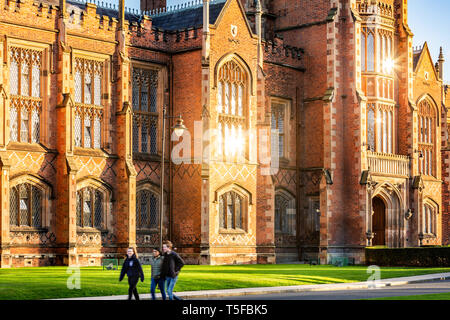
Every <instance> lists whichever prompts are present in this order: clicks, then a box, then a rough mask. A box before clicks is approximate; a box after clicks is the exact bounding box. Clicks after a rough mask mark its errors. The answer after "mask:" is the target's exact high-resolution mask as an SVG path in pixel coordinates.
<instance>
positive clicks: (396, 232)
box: [372, 184, 405, 248]
mask: <svg viewBox="0 0 450 320" xmlns="http://www.w3.org/2000/svg"><path fill="white" fill-rule="evenodd" d="M383 206H384V212H385V215H384V220H383ZM376 210H377V211H376ZM403 212H404V205H403V200H402V197H401V194H400V192H399V190H398V189H397V188H396V187H395V186H393V185H391V184H384V185H382V186H380V187H379V188H377V190H375V193H374V196H373V197H372V213H373V214H372V226H373V227H372V229H373V232H374V233H376V231H375V228H377V229H378V236H379V239H378V237H377V235H375V237H374V240H376V242H375V241H374V242H373V245H385V246H388V247H391V248H399V247H403V246H404V245H405V217H404V214H403ZM383 226H384V239H385V240H384V243H383V240H382V237H383V232H382V230H381V229H382V228H383Z"/></svg>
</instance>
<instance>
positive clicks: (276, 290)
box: [58, 273, 450, 300]
mask: <svg viewBox="0 0 450 320" xmlns="http://www.w3.org/2000/svg"><path fill="white" fill-rule="evenodd" d="M449 279H450V273H438V274H428V275H422V276H412V277H403V278H393V279H384V280H379V281H378V282H372V281H369V282H367V281H365V282H353V283H337V284H319V285H303V286H286V287H261V288H245V289H224V290H207V291H206V290H205V291H186V292H176V295H177V296H178V297H180V298H183V299H186V300H195V299H212V300H214V299H219V298H223V297H238V296H249V295H255V296H256V295H258V296H260V295H268V294H283V293H286V294H287V293H300V292H312V291H339V290H341V291H342V290H358V289H368V288H374V286H376V288H383V287H389V286H402V285H406V284H412V283H423V282H431V281H437V280H449ZM139 296H140V297H141V299H142V300H145V299H150V297H151V296H150V294H149V293H147V294H140V295H139ZM156 297H157V299H160V298H161V294H159V293H157V294H156ZM127 298H128V295H120V296H105V297H83V298H66V299H58V300H126V299H127Z"/></svg>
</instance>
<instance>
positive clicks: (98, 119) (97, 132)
mask: <svg viewBox="0 0 450 320" xmlns="http://www.w3.org/2000/svg"><path fill="white" fill-rule="evenodd" d="M102 81H103V62H101V61H97V60H88V59H84V58H75V107H76V108H75V146H76V147H83V148H96V149H98V148H100V147H101V135H102V118H103V107H102V98H101V97H102Z"/></svg>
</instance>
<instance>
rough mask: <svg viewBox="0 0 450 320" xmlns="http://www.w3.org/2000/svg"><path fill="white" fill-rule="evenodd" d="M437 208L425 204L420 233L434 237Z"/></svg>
mask: <svg viewBox="0 0 450 320" xmlns="http://www.w3.org/2000/svg"><path fill="white" fill-rule="evenodd" d="M437 213H438V208H437V206H436V205H434V204H430V203H425V204H424V206H423V214H422V233H423V234H426V235H431V236H436V234H437V233H436V229H437Z"/></svg>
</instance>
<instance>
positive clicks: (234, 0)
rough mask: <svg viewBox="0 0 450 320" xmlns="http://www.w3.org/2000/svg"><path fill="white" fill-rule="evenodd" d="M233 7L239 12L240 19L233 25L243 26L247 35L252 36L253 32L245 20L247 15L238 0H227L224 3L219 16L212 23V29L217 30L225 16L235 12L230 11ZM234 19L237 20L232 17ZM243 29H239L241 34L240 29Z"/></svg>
mask: <svg viewBox="0 0 450 320" xmlns="http://www.w3.org/2000/svg"><path fill="white" fill-rule="evenodd" d="M234 6H237V8H238V10H239V11H240V17H239V18H238V19H236V20H235V23H236V24H243V25H245V26H244V28H245V29H247V31H248V33H249V35H250V36H253V31H252V28H251V26H250V23H249V22H248V20H247V15H246V14H245V9H244V7H243V6H242V3H241V1H239V0H227V2H226V3H225V5H224V6H223V8H222V11H221V12H220V14H219V16H218V17H217V19H216V22H215V23H214V28H218V27H219V26H220V24H221V22H222V21H223V20H224V18H225V16H226V15H227V14H228V13H229V12H230V11H235V10H232V9H233V7H234ZM234 18H237V17H236V16H234ZM240 22H241V23H240ZM244 28H239V29H240V32H242V29H244Z"/></svg>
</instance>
